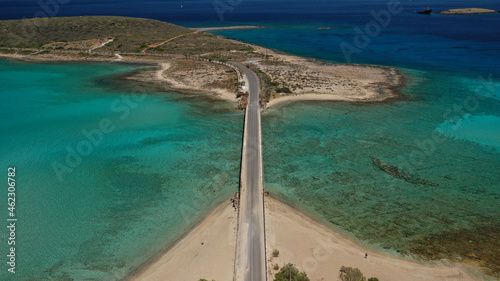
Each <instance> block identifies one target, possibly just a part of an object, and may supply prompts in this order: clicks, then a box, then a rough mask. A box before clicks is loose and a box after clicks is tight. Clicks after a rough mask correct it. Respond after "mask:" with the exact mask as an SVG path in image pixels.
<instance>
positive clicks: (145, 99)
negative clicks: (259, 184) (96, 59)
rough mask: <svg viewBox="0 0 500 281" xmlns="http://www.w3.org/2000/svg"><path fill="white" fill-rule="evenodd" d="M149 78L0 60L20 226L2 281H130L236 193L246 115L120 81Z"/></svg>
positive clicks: (6, 148) (1, 115)
mask: <svg viewBox="0 0 500 281" xmlns="http://www.w3.org/2000/svg"><path fill="white" fill-rule="evenodd" d="M140 68H142V67H140V66H132V65H119V64H97V63H93V64H49V63H44V64H32V63H23V62H12V61H5V60H2V61H0V73H1V75H0V97H1V99H2V101H3V102H2V104H1V110H0V119H1V120H2V122H1V125H0V126H1V131H2V132H3V133H2V135H1V137H0V150H1V154H2V159H1V167H2V170H3V171H5V174H4V176H5V177H7V167H9V166H15V167H16V172H17V175H16V183H17V206H16V207H17V209H16V214H17V218H18V223H17V225H18V229H17V244H16V245H17V256H18V263H17V266H16V269H17V272H18V273H16V275H15V278H12V277H13V276H12V275H8V274H10V273H7V271H6V265H5V263H3V265H2V270H1V273H0V279H1V280H70V278H74V279H75V280H83V279H85V278H89V279H92V280H120V279H123V277H124V276H126V275H127V274H130V272H131V271H132V270H135V269H137V267H138V266H139V265H141V264H143V263H145V262H147V261H148V260H149V259H151V258H153V257H155V256H156V255H157V254H159V253H160V252H162V251H164V250H165V249H166V248H167V247H168V246H169V245H171V244H172V242H174V241H175V240H176V239H178V238H179V237H180V236H181V235H182V234H184V233H185V232H186V231H188V230H189V229H190V228H191V227H192V226H193V224H194V223H196V222H197V221H198V220H199V219H200V218H201V217H202V216H204V215H205V214H206V212H207V211H208V210H210V209H212V208H213V207H214V206H215V205H216V204H218V203H219V202H221V200H225V199H227V198H229V197H230V196H232V195H233V194H234V192H236V191H237V187H238V177H239V160H240V149H241V143H240V142H241V131H242V122H243V115H242V113H240V112H237V111H235V110H233V109H232V106H231V105H228V104H227V103H224V102H215V101H209V100H204V99H202V98H200V97H196V96H184V95H177V94H173V93H172V94H167V93H158V92H155V91H154V90H151V89H145V88H137V87H138V86H134V84H131V83H130V82H127V81H125V80H123V79H120V77H121V76H123V75H124V74H126V73H129V72H131V71H136V70H138V69H140ZM143 92H145V93H146V94H145V95H144V96H143V95H142V93H143ZM134 93H135V94H134ZM103 120H104V121H103ZM102 122H104V123H102ZM83 130H86V131H87V133H86V134H87V135H90V137H87V136H86V135H85V134H84V133H82V131H83ZM98 130H101V133H98ZM91 140H92V141H91ZM76 155H78V156H76ZM78 158H80V160H78ZM54 167H57V168H54ZM56 170H57V171H58V172H56ZM6 193H7V188H5V189H4V191H2V194H3V196H4V198H6V196H7V195H6ZM4 205H5V206H4V207H5V212H3V214H2V217H3V218H6V216H7V211H6V209H7V205H6V202H4ZM2 209H3V208H2ZM0 235H1V236H0V240H2V241H6V239H7V235H8V233H7V232H6V231H2V232H1V233H0ZM1 245H2V246H1V249H0V250H1V252H2V253H6V252H7V247H6V243H3V242H2V243H1Z"/></svg>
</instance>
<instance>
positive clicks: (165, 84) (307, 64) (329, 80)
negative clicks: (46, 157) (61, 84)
mask: <svg viewBox="0 0 500 281" xmlns="http://www.w3.org/2000/svg"><path fill="white" fill-rule="evenodd" d="M227 28H232V27H227ZM227 40H230V41H234V42H238V43H239V44H245V45H248V46H251V47H252V48H254V49H255V53H257V54H261V55H263V54H266V56H267V55H269V56H271V57H274V58H276V59H277V60H278V61H280V62H281V63H283V64H284V65H285V66H279V68H283V67H284V68H285V69H286V70H285V71H290V69H294V66H297V65H300V66H302V67H304V69H306V71H308V73H309V75H310V77H309V78H310V79H316V81H323V82H322V84H321V83H320V84H321V85H318V84H314V83H312V85H308V86H305V87H303V86H298V87H299V88H298V89H296V91H294V92H293V93H292V94H290V95H283V94H273V95H272V96H271V97H269V100H267V98H265V99H263V100H264V101H265V102H264V104H263V108H264V109H267V108H271V107H272V106H274V105H276V104H280V103H283V102H292V101H293V102H297V101H322V100H324V101H349V102H382V101H386V100H389V99H393V98H401V97H402V96H401V94H400V91H399V89H400V88H401V87H404V85H405V84H406V83H405V81H406V77H405V75H404V74H403V73H402V71H401V70H399V69H397V68H394V67H387V66H382V65H364V64H339V63H330V62H326V61H321V60H317V59H313V58H307V57H300V56H295V55H291V54H287V53H284V52H281V51H279V50H273V49H268V48H264V47H262V46H259V45H254V44H249V43H245V42H241V41H237V40H233V39H227ZM0 58H6V59H17V60H21V61H28V62H108V63H132V64H142V65H148V66H153V65H154V66H157V67H158V69H155V70H144V71H141V72H139V73H134V74H132V75H129V76H127V77H126V78H127V79H131V80H136V81H140V82H148V83H151V84H153V86H155V87H158V88H159V89H161V90H163V91H174V92H179V93H183V94H188V95H189V94H201V95H207V96H208V97H210V98H216V99H219V100H225V101H229V102H231V103H233V104H235V105H236V106H237V107H238V108H240V109H241V106H240V105H241V100H239V99H238V97H237V91H235V92H234V93H233V92H232V91H231V92H229V91H228V90H227V89H223V88H206V87H202V86H201V85H186V84H183V83H182V82H181V81H179V80H176V79H175V78H172V77H166V76H165V75H164V74H163V73H164V72H165V71H167V70H168V68H169V67H170V65H171V64H172V63H174V62H177V61H180V60H182V59H183V58H179V57H175V56H174V57H165V56H163V57H157V56H156V57H155V56H154V54H151V55H150V56H140V57H135V56H128V55H123V56H122V55H116V54H115V56H97V57H89V56H85V57H80V56H78V55H74V54H73V55H72V54H66V55H64V54H58V53H49V54H41V55H36V56H28V55H19V54H2V53H0ZM241 63H243V64H249V65H252V66H254V67H256V68H257V69H258V70H260V69H267V67H266V64H265V63H267V61H266V62H263V61H261V60H257V61H256V60H253V59H249V60H247V61H243V62H241ZM280 71H281V70H280ZM283 77H287V75H286V73H285V74H283V73H281V74H280V75H278V76H276V77H274V78H275V79H280V78H283ZM295 78H296V79H295ZM284 79H285V80H286V79H288V80H286V81H284V82H282V83H285V82H286V83H291V82H290V81H295V83H298V84H300V83H303V82H299V81H300V80H299V79H300V78H299V77H289V78H284ZM261 80H262V79H261ZM307 80H309V79H307ZM261 87H262V85H261ZM266 101H267V103H266Z"/></svg>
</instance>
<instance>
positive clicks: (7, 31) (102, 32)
mask: <svg viewBox="0 0 500 281" xmlns="http://www.w3.org/2000/svg"><path fill="white" fill-rule="evenodd" d="M0 30H2V32H1V33H0V47H17V48H40V47H42V46H43V45H45V44H48V43H52V42H74V41H82V40H90V39H104V38H108V37H112V38H116V39H115V41H116V40H119V41H120V45H119V47H115V46H114V45H113V44H111V45H109V46H108V45H106V46H104V47H102V48H101V49H99V51H104V52H111V51H115V50H117V49H119V50H120V51H124V52H132V51H137V50H138V49H140V47H141V44H144V43H145V42H150V41H153V42H162V41H165V40H167V39H169V38H172V37H175V36H178V35H181V34H186V33H190V32H192V30H191V29H189V28H185V27H182V26H178V25H174V24H171V23H166V22H161V21H157V20H150V19H140V18H126V17H112V16H85V17H64V18H37V19H24V20H6V21H0ZM143 46H144V45H143Z"/></svg>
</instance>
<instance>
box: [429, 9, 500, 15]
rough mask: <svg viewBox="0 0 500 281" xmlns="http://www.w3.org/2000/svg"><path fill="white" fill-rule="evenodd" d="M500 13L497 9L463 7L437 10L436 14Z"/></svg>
mask: <svg viewBox="0 0 500 281" xmlns="http://www.w3.org/2000/svg"><path fill="white" fill-rule="evenodd" d="M495 13H499V12H498V11H495V10H490V9H483V8H463V9H450V10H446V11H441V12H437V13H436V14H441V15H480V14H495Z"/></svg>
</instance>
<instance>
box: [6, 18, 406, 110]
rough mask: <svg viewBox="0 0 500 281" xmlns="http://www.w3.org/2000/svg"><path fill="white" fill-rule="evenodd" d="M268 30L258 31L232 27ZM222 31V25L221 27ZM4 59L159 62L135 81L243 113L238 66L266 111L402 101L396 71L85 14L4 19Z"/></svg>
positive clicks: (400, 79) (161, 24) (182, 29)
mask: <svg viewBox="0 0 500 281" xmlns="http://www.w3.org/2000/svg"><path fill="white" fill-rule="evenodd" d="M228 28H230V29H237V28H243V29H246V28H262V27H260V26H241V27H234V26H233V27H228ZM217 29H219V28H217ZM0 30H4V32H3V33H1V34H0V56H2V57H10V58H18V59H24V60H33V61H41V60H52V61H75V60H76V61H109V62H130V63H143V64H151V65H157V66H158V67H157V68H156V69H155V70H147V71H144V72H141V73H138V74H137V73H136V74H134V75H132V76H131V77H128V78H129V79H133V80H140V81H143V82H150V83H153V84H154V85H155V86H159V87H160V88H162V89H164V90H168V91H178V92H183V93H190V94H205V95H207V96H212V97H219V98H222V99H226V100H230V101H232V102H235V103H236V104H237V107H238V108H240V109H244V108H245V107H246V102H247V101H246V100H247V97H248V94H247V93H246V88H245V87H246V86H245V81H244V79H242V77H241V75H239V73H238V70H237V69H235V68H234V67H232V66H231V65H230V64H228V63H227V62H230V61H231V62H239V63H242V64H244V65H246V66H247V67H249V68H250V69H252V70H253V71H254V72H256V73H257V74H258V76H259V78H260V80H261V97H260V100H261V106H262V107H263V108H266V107H269V106H272V105H275V104H278V103H282V102H284V101H293V100H342V101H364V102H367V101H383V100H386V99H389V98H394V97H399V96H400V95H399V94H398V91H397V90H398V88H399V87H401V86H402V85H403V84H404V76H403V75H402V73H401V72H400V71H399V70H398V69H396V68H391V67H383V66H370V65H354V64H333V63H327V62H323V61H319V60H315V59H310V58H303V57H298V56H292V55H289V54H285V53H281V52H278V51H275V50H270V49H267V48H264V47H261V46H257V45H252V44H248V43H245V42H241V41H237V40H231V39H227V38H224V37H221V36H217V35H214V34H210V33H205V32H202V31H200V30H214V29H213V28H205V29H203V28H198V29H190V28H186V27H182V26H178V25H174V24H170V23H166V22H161V21H157V20H150V19H141V18H126V17H114V16H85V17H66V18H43V19H26V20H8V21H0Z"/></svg>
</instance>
